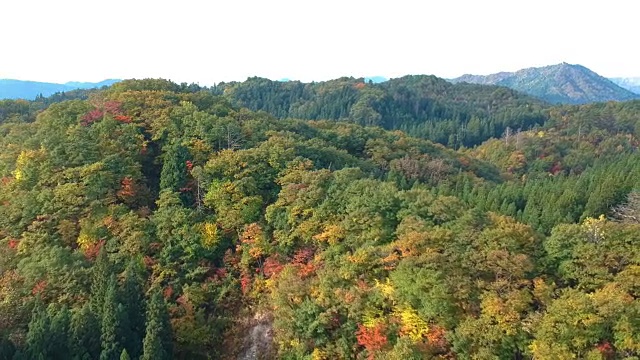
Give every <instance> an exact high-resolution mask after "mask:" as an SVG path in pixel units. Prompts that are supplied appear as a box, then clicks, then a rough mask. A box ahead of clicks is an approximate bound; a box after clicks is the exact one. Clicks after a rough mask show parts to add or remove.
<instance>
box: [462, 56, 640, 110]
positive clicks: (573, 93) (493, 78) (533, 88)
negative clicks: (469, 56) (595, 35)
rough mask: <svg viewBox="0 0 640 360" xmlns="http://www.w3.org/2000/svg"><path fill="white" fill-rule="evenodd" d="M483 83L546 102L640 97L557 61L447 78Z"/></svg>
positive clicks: (583, 70)
mask: <svg viewBox="0 0 640 360" xmlns="http://www.w3.org/2000/svg"><path fill="white" fill-rule="evenodd" d="M451 81H452V82H454V83H461V82H467V83H472V84H483V85H500V86H506V87H508V88H511V89H514V90H517V91H520V92H523V93H526V94H529V95H532V96H536V97H538V98H540V99H542V100H545V101H548V102H550V103H561V104H583V103H590V102H602V101H611V100H613V101H625V100H632V99H638V98H640V95H639V94H638V93H634V92H631V91H630V90H627V89H625V88H623V87H621V86H619V85H616V83H614V81H612V80H610V79H607V78H605V77H602V76H600V75H598V74H596V73H595V72H593V71H591V70H589V69H587V68H586V67H584V66H581V65H572V64H567V63H561V64H558V65H550V66H544V67H538V68H527V69H522V70H519V71H516V72H500V73H497V74H491V75H486V76H482V75H470V74H467V75H463V76H461V77H459V78H456V79H452V80H451Z"/></svg>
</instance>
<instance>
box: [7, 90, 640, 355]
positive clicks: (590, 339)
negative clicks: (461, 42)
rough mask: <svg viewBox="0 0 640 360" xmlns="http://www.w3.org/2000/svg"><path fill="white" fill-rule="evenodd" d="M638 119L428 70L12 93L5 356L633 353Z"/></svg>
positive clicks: (638, 239)
mask: <svg viewBox="0 0 640 360" xmlns="http://www.w3.org/2000/svg"><path fill="white" fill-rule="evenodd" d="M245 107H249V108H250V109H253V110H248V109H246V108H245ZM254 110H264V111H257V112H256V111H254ZM270 113H272V114H270ZM295 118H302V119H303V120H297V119H295ZM336 120H339V121H336ZM370 125H380V126H382V127H384V128H386V129H391V130H385V129H383V128H381V127H376V126H370ZM399 130H406V131H407V132H409V133H410V134H412V135H414V136H411V135H408V134H406V133H405V132H402V131H399ZM639 131H640V102H625V103H606V104H605V103H603V104H592V105H584V106H561V107H550V106H548V105H546V104H543V103H540V102H538V101H536V100H533V99H532V98H529V97H527V96H524V95H521V94H519V93H517V92H513V91H511V90H508V89H504V88H499V87H486V86H481V85H452V84H449V83H447V82H445V81H443V80H441V79H437V78H433V77H406V78H402V79H396V80H391V81H388V82H385V83H382V84H377V85H376V84H369V83H364V82H362V81H361V80H357V79H347V78H343V79H339V80H335V81H332V82H326V83H319V84H301V83H298V82H287V83H276V82H270V81H267V80H264V79H258V78H254V79H250V80H249V81H247V82H245V83H234V84H221V85H219V86H217V87H214V88H212V89H201V88H200V87H198V86H187V85H186V84H184V85H177V84H173V83H170V82H168V81H164V80H137V81H133V80H129V81H123V82H120V83H117V84H115V85H113V86H111V87H110V88H108V89H106V90H102V91H91V92H80V93H76V94H75V95H65V97H64V98H62V97H61V98H59V99H38V100H37V101H34V102H27V101H13V100H11V101H2V102H0V179H1V180H0V204H1V206H0V359H83V360H84V359H101V360H102V359H174V358H175V359H209V358H213V359H237V358H240V359H251V358H253V357H252V355H254V354H261V356H263V357H264V358H268V359H314V360H319V359H327V360H328V359H403V360H406V359H525V358H533V359H571V358H577V359H636V358H638V357H640V300H638V297H639V296H640V221H639V220H638V213H639V212H640V195H639V193H638V192H636V191H635V190H637V189H639V188H640V161H638V160H639V159H638V153H637V148H638V144H639V143H638V135H639V134H640V132H639ZM471 134H473V136H472V135H471ZM449 139H453V140H449ZM443 144H449V145H451V147H445V146H444V145H443ZM461 145H464V147H462V146H461Z"/></svg>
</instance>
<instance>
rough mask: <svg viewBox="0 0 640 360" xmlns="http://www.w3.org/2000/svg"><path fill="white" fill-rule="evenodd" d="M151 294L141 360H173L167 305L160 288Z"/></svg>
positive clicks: (153, 290) (156, 288)
mask: <svg viewBox="0 0 640 360" xmlns="http://www.w3.org/2000/svg"><path fill="white" fill-rule="evenodd" d="M151 292H152V293H151V299H150V300H149V302H148V305H147V327H146V334H145V337H144V342H143V355H142V358H141V359H142V360H164V359H171V358H172V355H173V345H172V338H171V323H170V322H169V313H168V312H167V305H166V303H165V300H164V297H163V296H162V292H161V291H160V288H159V287H155V288H153V289H152V290H151Z"/></svg>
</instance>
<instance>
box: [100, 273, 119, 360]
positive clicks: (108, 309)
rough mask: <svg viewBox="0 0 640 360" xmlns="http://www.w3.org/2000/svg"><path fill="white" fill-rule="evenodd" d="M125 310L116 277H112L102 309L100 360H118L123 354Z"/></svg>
mask: <svg viewBox="0 0 640 360" xmlns="http://www.w3.org/2000/svg"><path fill="white" fill-rule="evenodd" d="M123 310H124V309H123V308H122V306H121V305H120V304H119V303H118V296H117V282H116V277H115V275H111V278H110V279H109V282H108V283H107V292H106V294H105V297H104V306H103V308H102V334H101V336H100V341H101V343H102V344H101V349H102V351H101V352H100V360H118V358H119V356H120V353H121V352H122V347H123V344H122V339H121V334H122V322H123V316H124V313H123Z"/></svg>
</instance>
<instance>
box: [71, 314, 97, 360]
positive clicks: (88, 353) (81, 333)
mask: <svg viewBox="0 0 640 360" xmlns="http://www.w3.org/2000/svg"><path fill="white" fill-rule="evenodd" d="M69 348H70V350H71V358H72V359H73V360H88V359H96V358H98V356H100V325H99V323H98V319H97V318H96V316H95V314H94V313H93V312H92V311H91V307H90V305H89V304H88V303H86V304H85V305H84V306H82V307H81V308H80V309H78V310H76V311H74V312H73V315H72V316H71V325H70V328H69Z"/></svg>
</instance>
